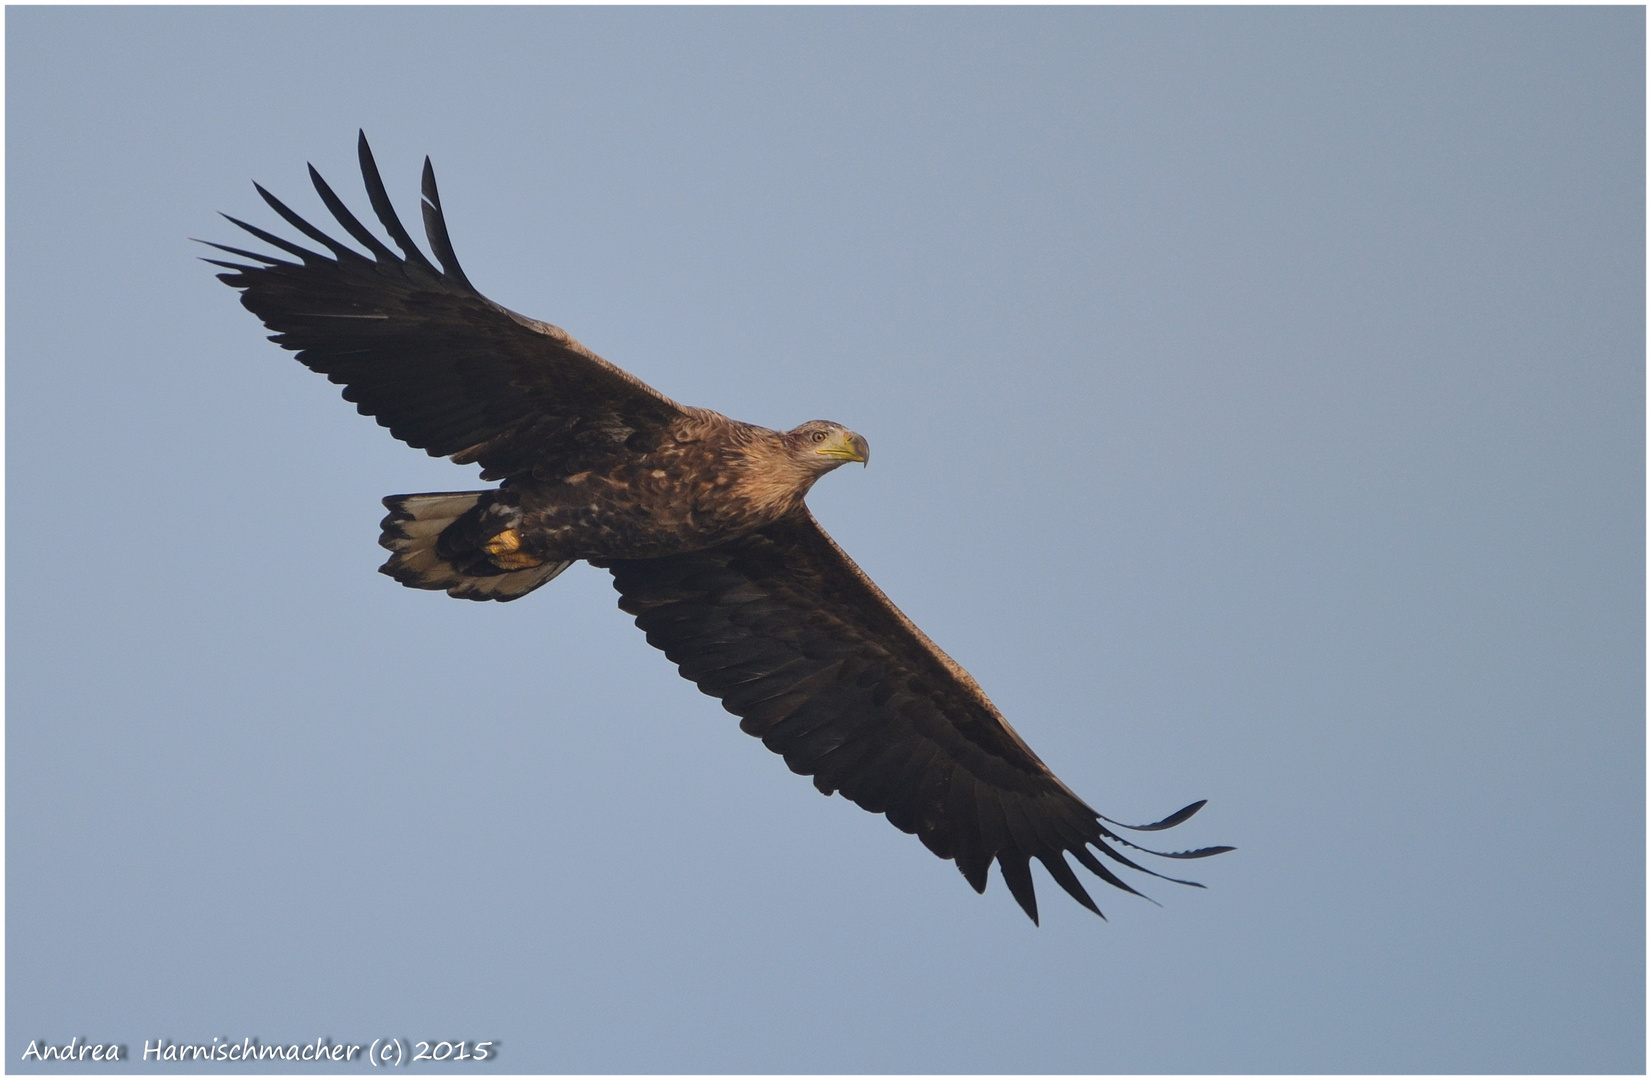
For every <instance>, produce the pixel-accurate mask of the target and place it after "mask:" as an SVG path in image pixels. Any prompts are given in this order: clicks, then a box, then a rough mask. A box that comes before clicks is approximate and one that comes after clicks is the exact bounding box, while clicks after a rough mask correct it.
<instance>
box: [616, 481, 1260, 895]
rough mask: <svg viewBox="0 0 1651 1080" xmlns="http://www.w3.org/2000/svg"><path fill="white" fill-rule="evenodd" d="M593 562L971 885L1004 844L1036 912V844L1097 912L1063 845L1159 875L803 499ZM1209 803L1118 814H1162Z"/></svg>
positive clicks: (790, 744) (1087, 859)
mask: <svg viewBox="0 0 1651 1080" xmlns="http://www.w3.org/2000/svg"><path fill="white" fill-rule="evenodd" d="M599 565H605V566H607V568H608V569H609V570H610V571H611V572H612V574H613V577H614V586H615V588H616V589H618V591H619V593H620V595H621V599H620V601H619V606H620V607H621V608H623V609H624V610H625V611H627V612H629V613H630V614H632V615H634V616H636V624H637V626H638V627H640V628H641V629H642V630H643V631H645V632H646V633H647V635H648V642H649V643H650V644H652V645H653V646H655V647H656V648H658V649H660V650H662V651H663V652H664V653H665V654H666V656H668V657H669V658H670V660H671V661H672V662H673V663H675V664H676V665H677V667H678V669H679V670H680V671H681V673H682V675H683V677H684V678H687V679H689V680H691V681H693V682H694V683H696V684H697V685H698V686H699V688H700V689H701V690H703V691H704V692H705V693H707V694H710V695H712V696H713V697H716V698H719V699H721V701H722V704H723V706H724V707H725V708H726V709H727V710H728V711H729V712H731V713H733V714H734V715H736V716H738V717H740V718H741V719H740V727H741V728H742V729H744V730H745V731H746V732H748V733H750V734H752V735H755V736H757V737H759V738H761V739H762V740H763V742H764V744H765V745H767V746H768V748H769V749H770V750H773V751H775V752H776V753H779V754H782V755H784V757H785V761H786V764H787V765H788V766H790V767H791V769H792V770H793V771H794V772H798V773H801V774H804V775H807V776H812V777H813V779H814V785H815V787H817V788H819V789H820V791H822V792H824V793H826V794H828V795H829V794H831V793H832V792H841V793H842V794H843V795H844V796H845V797H847V798H849V799H851V800H853V801H854V802H855V803H858V804H859V805H860V806H862V807H864V808H865V809H867V810H869V811H871V812H873V813H879V814H884V815H886V816H887V817H888V819H889V821H891V822H892V823H893V824H894V825H895V826H896V827H898V828H900V829H901V830H903V831H905V832H909V833H915V834H916V835H917V837H918V838H919V839H920V840H922V842H923V843H924V845H925V846H927V847H928V848H929V850H930V851H932V852H934V853H935V854H936V855H938V856H940V857H941V858H943V859H955V860H956V862H957V866H958V869H959V870H961V871H962V872H963V876H964V877H965V878H967V879H968V881H969V883H970V885H972V886H973V887H974V888H975V890H976V891H983V890H984V889H985V887H986V876H987V871H988V870H989V869H990V868H991V865H992V863H993V861H996V862H997V864H998V866H999V868H1000V870H1001V872H1002V874H1003V880H1004V882H1005V883H1006V884H1007V885H1008V887H1009V890H1010V892H1011V893H1012V894H1013V895H1014V897H1015V899H1016V900H1017V901H1018V902H1019V903H1020V905H1021V907H1022V908H1024V909H1025V911H1026V913H1027V915H1029V916H1030V917H1031V918H1032V920H1033V921H1034V922H1036V921H1037V917H1038V916H1037V899H1036V896H1035V893H1034V889H1033V884H1032V874H1031V869H1030V864H1031V860H1032V859H1037V860H1038V861H1039V862H1041V863H1043V865H1044V866H1045V868H1047V869H1048V871H1049V873H1050V875H1051V876H1052V877H1053V878H1054V879H1055V881H1056V882H1057V883H1059V884H1060V886H1061V887H1062V888H1063V889H1065V890H1066V891H1067V892H1068V893H1070V894H1071V895H1072V897H1073V898H1074V899H1076V900H1077V901H1078V902H1079V903H1080V904H1082V905H1084V906H1085V907H1087V908H1089V909H1090V910H1091V911H1094V912H1095V913H1096V914H1100V909H1099V908H1097V907H1096V905H1095V902H1094V901H1093V900H1092V899H1091V898H1090V896H1089V894H1088V893H1087V892H1086V891H1085V890H1084V887H1083V885H1082V884H1081V883H1080V882H1079V880H1078V877H1077V875H1076V874H1075V873H1074V872H1073V871H1072V868H1071V866H1070V865H1069V864H1068V863H1067V862H1066V858H1065V856H1066V855H1068V854H1070V855H1071V856H1072V857H1073V858H1074V859H1076V860H1077V861H1078V862H1079V863H1080V864H1081V865H1082V866H1084V867H1085V868H1087V869H1088V870H1089V871H1091V872H1092V873H1094V874H1095V875H1096V876H1098V877H1100V878H1101V879H1102V880H1103V881H1105V882H1107V883H1108V884H1111V885H1114V886H1116V887H1118V888H1120V889H1123V890H1125V891H1126V892H1131V893H1133V892H1135V891H1136V890H1135V889H1134V888H1133V887H1132V886H1130V885H1129V884H1128V883H1127V882H1125V881H1124V880H1123V879H1122V878H1120V877H1118V876H1117V874H1116V873H1114V871H1113V869H1112V868H1111V867H1109V865H1108V863H1107V862H1103V861H1102V859H1103V858H1105V859H1107V860H1110V862H1111V863H1113V864H1115V865H1118V866H1123V867H1128V868H1131V869H1134V870H1140V871H1142V872H1144V873H1148V874H1154V876H1158V877H1163V876H1164V875H1162V874H1157V873H1156V872H1155V871H1152V870H1148V869H1146V868H1145V867H1142V866H1140V865H1138V864H1137V863H1136V862H1135V861H1133V859H1132V858H1131V857H1130V854H1129V853H1133V852H1142V851H1145V850H1146V849H1143V848H1139V847H1137V846H1136V845H1134V844H1132V843H1130V842H1129V841H1127V840H1124V839H1123V838H1122V837H1120V836H1119V835H1118V834H1117V833H1116V832H1114V831H1113V830H1112V829H1109V828H1108V827H1107V824H1108V823H1109V822H1108V820H1107V819H1105V818H1102V817H1100V815H1098V814H1096V813H1095V811H1093V810H1091V809H1090V808H1089V807H1088V806H1087V805H1085V804H1084V802H1083V801H1082V800H1081V799H1079V798H1078V797H1077V796H1076V795H1074V794H1073V793H1072V792H1071V791H1070V790H1068V789H1067V787H1066V786H1065V785H1064V784H1062V783H1061V782H1060V780H1058V779H1057V778H1056V777H1055V775H1054V774H1053V773H1052V772H1050V771H1049V769H1048V768H1047V767H1046V766H1045V765H1044V764H1043V762H1042V761H1040V760H1038V758H1037V755H1035V754H1034V753H1032V751H1031V749H1030V748H1028V747H1027V745H1026V744H1025V743H1024V742H1023V741H1022V740H1021V738H1020V736H1018V735H1017V734H1016V733H1015V732H1014V730H1013V729H1012V728H1011V727H1010V726H1009V725H1008V723H1007V722H1006V721H1005V720H1004V719H1003V717H1002V716H1001V715H1000V714H999V713H998V712H997V710H996V709H995V708H994V707H993V706H992V703H991V702H990V701H989V700H987V698H986V696H985V694H983V693H982V692H981V691H980V688H979V687H978V686H976V685H975V683H974V680H973V679H971V678H969V676H968V674H967V673H966V672H964V671H963V669H962V668H961V667H959V666H958V665H957V664H956V663H955V662H954V661H952V660H951V658H950V657H948V656H946V654H945V653H943V652H941V651H940V649H938V648H937V647H936V646H935V645H934V644H933V643H932V642H930V641H929V639H928V638H927V637H926V636H925V635H924V634H923V633H922V632H921V631H920V630H918V629H917V628H916V627H915V626H914V625H912V623H911V622H910V620H908V619H906V617H905V616H904V615H902V614H901V613H900V611H899V609H897V608H896V607H895V606H894V605H893V604H891V603H890V602H889V601H888V598H887V597H885V596H884V595H883V594H882V592H881V591H880V590H878V588H877V587H876V586H875V585H874V584H872V582H871V581H870V579H869V578H867V577H866V576H865V574H864V573H862V572H861V571H860V569H859V568H858V567H857V566H855V565H854V563H853V561H852V560H850V559H849V558H848V556H847V555H846V554H844V553H843V551H842V549H841V548H839V547H837V545H836V544H835V543H833V542H832V540H831V538H830V537H828V536H826V534H825V533H824V532H823V531H822V530H821V529H820V527H819V526H818V524H816V523H815V521H814V519H813V517H812V516H810V515H809V514H808V513H807V511H801V512H799V513H798V514H795V515H793V516H791V517H789V518H787V519H785V520H783V521H781V522H780V523H778V524H776V525H773V526H770V527H768V528H766V529H763V530H760V531H759V532H757V533H754V534H752V535H750V536H747V537H745V538H743V539H740V540H736V541H732V542H730V543H727V544H723V545H720V546H718V547H715V548H710V549H707V550H704V551H698V552H692V553H689V554H684V555H676V556H671V557H668V558H663V559H650V560H636V561H612V562H606V563H600V564H599ZM1202 805H1203V804H1202V803H1195V804H1193V805H1192V806H1189V807H1186V808H1185V809H1183V810H1181V811H1179V812H1178V813H1176V814H1173V815H1171V816H1170V817H1168V818H1165V819H1164V820H1163V821H1161V822H1156V823H1154V824H1152V825H1149V826H1141V827H1129V826H1119V827H1120V828H1145V829H1149V830H1150V829H1163V828H1169V827H1171V826H1173V825H1176V824H1179V823H1180V822H1182V821H1185V820H1186V819H1187V818H1189V817H1191V816H1192V815H1193V814H1194V813H1196V812H1197V810H1198V808H1199V807H1201V806H1202ZM1111 824H1116V823H1111ZM1227 850H1230V849H1229V848H1225V847H1214V848H1202V849H1199V850H1196V851H1183V852H1148V854H1153V855H1162V856H1164V857H1168V858H1178V859H1189V858H1199V857H1202V856H1206V855H1214V854H1217V853H1219V852H1222V851H1227ZM1169 880H1179V879H1175V878H1171V879H1169ZM1183 884H1196V883H1194V882H1183Z"/></svg>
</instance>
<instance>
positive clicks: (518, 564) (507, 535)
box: [482, 529, 544, 570]
mask: <svg viewBox="0 0 1651 1080" xmlns="http://www.w3.org/2000/svg"><path fill="white" fill-rule="evenodd" d="M482 550H483V551H485V552H487V553H488V554H489V555H491V556H493V564H494V565H495V566H497V567H498V568H499V569H501V570H526V569H527V568H528V567H530V566H538V565H540V564H541V563H543V562H544V560H543V559H540V558H536V557H535V556H532V555H528V554H525V553H523V552H522V538H521V536H520V535H519V534H518V533H517V532H516V530H515V529H506V530H505V531H504V532H502V533H499V534H498V535H497V536H495V537H493V539H491V540H489V541H488V542H487V543H485V544H483V545H482Z"/></svg>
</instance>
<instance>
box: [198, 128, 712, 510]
mask: <svg viewBox="0 0 1651 1080" xmlns="http://www.w3.org/2000/svg"><path fill="white" fill-rule="evenodd" d="M358 150H359V153H360V158H361V175H362V178H363V179H364V180H365V181H366V186H367V194H368V197H369V199H370V200H371V202H372V206H373V211H374V213H376V214H377V215H378V220H379V221H380V223H382V225H383V226H384V229H385V231H386V232H387V233H389V236H390V239H391V240H393V241H394V242H395V244H396V246H397V247H399V248H400V249H401V253H400V254H399V255H398V254H396V252H394V251H392V250H390V248H389V247H388V246H386V245H385V244H384V242H383V241H381V240H380V239H379V238H378V237H376V236H375V235H373V233H372V231H371V230H369V229H368V228H366V227H365V226H364V225H362V224H361V222H360V221H359V220H357V219H356V217H355V216H354V215H353V214H351V213H350V211H349V210H348V209H347V208H345V206H344V203H343V202H342V201H341V200H340V199H339V198H338V196H337V195H335V194H334V193H333V191H332V189H331V188H330V187H328V186H327V183H326V181H324V180H322V179H321V174H320V173H318V172H316V171H315V169H314V167H311V169H310V179H311V180H312V181H314V183H315V190H316V191H317V192H318V193H319V194H320V196H321V201H322V202H323V203H325V204H326V207H327V209H328V210H329V211H331V212H332V215H333V217H334V218H336V219H337V220H338V224H339V225H340V226H341V227H342V228H343V229H344V231H345V232H347V233H349V234H350V236H351V237H353V238H354V239H355V240H356V241H357V242H358V243H359V244H361V245H362V246H363V247H364V248H366V249H367V251H368V253H369V254H368V255H362V254H361V253H359V252H357V251H355V250H353V249H352V248H350V247H348V246H347V245H345V244H343V243H340V242H339V241H337V240H335V239H333V238H332V237H330V236H328V235H327V234H326V233H324V232H322V231H321V230H320V229H318V228H316V227H315V226H314V225H311V224H310V223H309V222H307V221H305V220H304V219H303V218H301V217H299V216H298V215H297V214H296V213H294V212H293V211H292V210H290V209H288V208H287V207H286V206H285V205H284V204H283V203H282V202H281V201H280V200H279V199H277V198H275V196H273V195H271V194H270V193H269V192H267V191H265V190H264V189H263V188H262V187H258V194H259V195H261V196H263V198H264V201H265V202H267V203H269V205H270V206H271V207H272V208H273V209H274V210H275V212H276V213H277V214H280V215H281V217H282V218H284V219H286V221H287V223H288V224H290V225H291V226H292V227H293V228H295V229H297V230H298V231H299V232H301V233H303V234H304V235H305V236H307V237H308V238H309V239H310V240H312V241H314V242H315V243H316V244H319V245H320V246H322V247H324V248H326V249H327V251H328V252H329V253H330V254H321V253H319V252H315V251H310V250H307V249H305V248H303V247H301V246H299V245H297V244H294V243H291V242H289V241H287V240H283V239H282V238H280V237H278V236H275V235H273V234H271V233H268V232H266V231H264V230H263V229H260V228H258V227H256V226H253V225H249V224H247V223H246V222H243V221H239V220H237V219H235V218H229V220H230V221H232V222H234V223H235V224H236V225H239V226H240V227H241V228H243V229H245V230H246V231H247V232H249V233H251V234H252V235H254V236H256V237H258V238H259V239H260V240H263V241H264V242H265V243H268V244H271V245H273V246H275V247H277V248H279V249H280V250H281V251H284V252H286V253H287V254H289V255H291V256H293V257H295V258H296V260H297V261H295V262H294V261H288V260H283V259H278V258H273V257H271V256H268V255H261V254H258V253H257V252H252V251H243V250H241V249H239V248H232V247H226V246H225V245H223V244H213V245H212V246H213V247H216V248H218V249H219V250H221V251H227V252H229V253H230V254H232V255H236V256H239V257H241V258H243V259H249V260H252V264H247V263H230V262H223V261H220V260H216V259H209V260H207V261H208V262H211V263H213V264H214V265H217V266H222V267H225V268H226V269H227V270H229V271H230V272H229V273H225V274H219V275H218V276H219V278H220V279H222V280H223V281H224V282H226V283H228V284H229V285H232V286H234V287H235V288H237V289H240V290H241V303H242V304H244V305H245V306H246V307H247V309H248V310H250V311H251V312H252V313H253V314H254V315H257V316H258V318H260V319H262V320H263V322H264V325H265V326H267V327H269V328H270V329H271V330H273V331H274V334H273V335H272V337H271V340H272V341H275V342H276V343H277V344H279V345H281V346H282V347H284V348H288V349H292V350H293V351H295V352H297V354H298V359H299V360H300V361H302V362H303V363H304V365H305V366H307V367H309V368H311V369H312V370H314V371H319V372H321V373H322V374H323V375H325V376H327V378H328V379H330V380H331V381H333V382H335V383H339V384H341V385H342V386H343V387H344V399H345V400H346V401H353V402H355V403H356V407H357V409H358V410H359V411H360V412H361V413H362V414H363V415H366V416H372V417H375V418H376V419H377V420H378V422H379V423H380V424H382V425H384V426H385V427H387V428H389V429H390V433H391V434H392V435H394V436H395V437H396V438H398V439H400V440H402V441H403V442H406V443H408V444H409V445H412V446H416V447H418V448H420V449H422V450H426V451H428V452H429V453H430V455H431V456H432V457H451V458H452V459H453V460H454V461H456V462H459V463H460V464H468V463H470V462H479V463H480V464H481V466H482V468H483V473H482V477H483V479H487V480H497V479H500V478H503V477H510V476H519V475H523V474H529V473H533V472H534V471H535V470H537V471H538V472H539V474H540V475H547V474H550V475H554V474H558V473H561V472H563V471H576V470H577V469H578V468H579V467H581V466H580V465H579V462H580V461H581V460H582V459H585V458H588V457H590V456H592V455H600V454H602V453H604V452H607V451H611V450H612V449H613V448H614V447H615V445H616V444H622V443H624V442H625V441H626V440H627V439H629V438H630V437H631V436H632V435H634V434H635V433H637V432H647V431H651V430H655V429H657V428H659V427H662V426H664V425H666V424H668V423H670V422H671V420H673V419H675V418H676V417H679V416H681V415H683V412H684V410H683V409H682V407H681V406H679V405H677V404H676V403H675V402H673V401H671V400H670V399H669V398H667V397H665V396H664V395H662V394H660V393H658V392H657V391H655V390H653V389H652V388H650V387H649V386H647V385H646V384H645V383H643V382H642V381H641V380H639V379H637V378H635V377H634V376H632V375H629V374H627V373H626V372H624V371H621V370H620V369H619V368H617V367H615V366H614V365H612V364H610V363H608V362H607V361H606V360H603V359H602V358H601V357H599V356H597V355H596V354H595V353H593V352H591V351H590V350H589V349H587V348H585V347H584V346H583V345H581V344H579V342H577V341H575V340H574V339H573V338H572V337H571V336H569V335H568V333H567V332H566V331H564V330H562V329H560V328H559V327H555V326H551V325H550V324H549V323H543V322H539V321H538V320H536V319H529V318H527V317H526V316H523V315H518V314H516V313H515V312H513V311H510V310H508V309H506V308H503V307H501V306H499V305H498V304H495V303H494V302H493V301H491V300H489V299H487V298H486V297H484V296H482V295H481V294H480V293H479V292H477V291H476V290H475V288H474V287H473V286H472V285H471V284H470V281H469V279H468V278H466V277H465V275H464V271H463V270H462V269H460V267H459V263H458V259H457V258H455V257H454V255H453V245H452V243H451V241H450V240H449V239H448V236H447V223H446V221H445V219H444V218H443V217H442V212H441V199H440V197H439V196H438V195H437V192H436V179H435V173H434V172H433V171H432V170H431V168H430V161H429V159H428V158H426V159H425V162H424V186H423V192H424V199H423V204H422V205H423V210H424V228H425V233H426V235H427V236H428V238H429V241H430V247H431V250H432V251H434V252H435V255H436V259H437V260H438V261H439V262H440V264H441V265H440V267H439V268H438V267H437V266H436V265H435V264H434V263H432V262H431V261H430V260H429V259H428V258H426V257H425V256H424V254H423V253H422V252H421V251H420V250H419V248H418V245H417V244H415V243H414V242H413V239H412V237H411V236H409V235H408V233H407V230H406V229H405V228H404V227H403V226H402V224H401V221H400V220H399V219H398V218H397V217H396V212H395V209H394V208H393V207H392V206H391V205H390V199H389V196H388V195H387V194H386V193H385V190H384V182H383V181H382V180H381V179H380V178H379V175H378V167H377V165H375V164H374V162H373V155H372V151H371V150H370V149H368V146H367V137H366V135H365V134H362V135H361V137H360V141H359V144H358ZM254 186H255V187H256V186H257V185H254ZM225 216H226V217H228V215H225Z"/></svg>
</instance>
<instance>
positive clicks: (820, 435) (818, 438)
mask: <svg viewBox="0 0 1651 1080" xmlns="http://www.w3.org/2000/svg"><path fill="white" fill-rule="evenodd" d="M814 441H815V442H825V432H823V431H816V432H815V433H814Z"/></svg>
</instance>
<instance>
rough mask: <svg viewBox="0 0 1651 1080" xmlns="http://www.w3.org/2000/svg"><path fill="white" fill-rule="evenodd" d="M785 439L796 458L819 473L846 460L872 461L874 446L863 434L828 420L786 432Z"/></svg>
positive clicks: (803, 425) (829, 469) (809, 468)
mask: <svg viewBox="0 0 1651 1080" xmlns="http://www.w3.org/2000/svg"><path fill="white" fill-rule="evenodd" d="M785 438H786V442H787V444H788V445H789V447H790V450H791V454H792V456H793V458H795V459H796V460H797V461H799V462H801V463H803V464H804V467H805V468H807V469H808V471H810V472H812V473H814V474H816V475H820V474H824V473H828V472H830V471H831V470H832V469H835V468H836V467H837V466H839V465H841V464H843V463H844V462H848V461H858V462H860V464H862V465H864V464H865V463H867V462H869V461H870V460H871V446H870V445H869V444H868V443H867V442H866V440H865V439H864V438H863V437H862V436H860V435H856V434H855V433H854V432H852V431H850V430H849V429H848V428H846V427H844V426H843V425H841V424H833V423H832V422H831V421H829V420H810V421H809V422H808V423H806V424H802V425H800V426H798V427H794V428H792V429H791V430H790V431H788V432H786V433H785Z"/></svg>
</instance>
